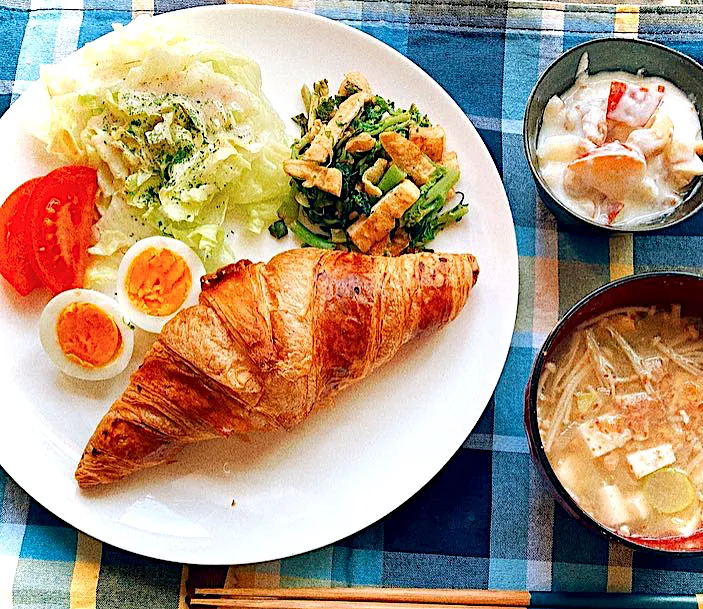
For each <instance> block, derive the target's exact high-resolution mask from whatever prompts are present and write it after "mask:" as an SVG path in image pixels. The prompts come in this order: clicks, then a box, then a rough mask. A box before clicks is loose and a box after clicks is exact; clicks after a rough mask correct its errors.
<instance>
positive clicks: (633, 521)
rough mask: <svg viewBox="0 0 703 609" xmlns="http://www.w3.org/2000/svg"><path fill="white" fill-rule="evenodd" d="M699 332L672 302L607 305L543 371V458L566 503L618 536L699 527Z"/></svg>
mask: <svg viewBox="0 0 703 609" xmlns="http://www.w3.org/2000/svg"><path fill="white" fill-rule="evenodd" d="M701 329H702V325H701V320H699V319H694V318H690V317H682V316H681V309H680V307H679V306H673V307H672V308H671V310H666V311H664V310H658V309H656V308H645V307H630V308H623V309H617V310H613V311H610V312H608V313H605V314H603V315H599V316H598V317H595V318H594V319H592V320H590V321H588V322H586V323H584V324H582V325H581V326H580V327H578V328H577V329H576V330H575V331H574V332H573V333H572V334H571V335H570V336H569V337H567V339H566V340H564V341H562V343H561V344H560V345H558V347H557V348H556V350H555V351H554V353H553V354H552V356H551V357H550V361H549V362H548V363H547V364H546V365H545V367H544V369H543V372H542V376H541V377H540V380H539V387H538V397H537V416H538V421H539V430H540V434H541V438H542V442H543V445H544V449H545V452H546V454H547V457H548V458H549V462H550V464H551V466H552V468H553V469H554V472H555V473H556V475H557V477H558V478H559V480H560V481H561V483H562V484H563V486H564V487H565V488H566V490H567V491H568V492H569V494H570V495H571V496H572V497H573V499H574V501H576V503H578V505H579V506H581V508H582V509H583V510H584V511H585V512H586V513H588V514H589V515H590V516H591V517H592V518H594V519H595V520H597V521H598V522H600V523H601V524H603V525H605V526H606V527H608V528H610V529H612V530H614V531H616V532H617V533H619V534H620V535H624V536H630V537H654V538H663V537H678V536H687V535H690V534H692V533H693V532H695V531H696V530H698V529H700V528H701V527H702V526H703V525H702V523H701V519H702V514H701V505H702V502H701V499H703V339H702V338H701V336H700V333H701Z"/></svg>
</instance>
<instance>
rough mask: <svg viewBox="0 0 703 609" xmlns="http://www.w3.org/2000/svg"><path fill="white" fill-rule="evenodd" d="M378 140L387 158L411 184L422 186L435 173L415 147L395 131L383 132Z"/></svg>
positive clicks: (431, 164)
mask: <svg viewBox="0 0 703 609" xmlns="http://www.w3.org/2000/svg"><path fill="white" fill-rule="evenodd" d="M378 139H379V140H381V145H382V146H383V148H384V149H385V151H386V152H387V153H388V156H390V157H391V159H393V162H394V163H395V164H396V165H397V166H398V167H400V168H401V169H402V170H403V171H404V172H405V173H407V174H408V175H409V176H410V177H411V178H412V180H413V182H415V183H416V184H419V185H422V184H425V183H426V182H427V181H428V180H429V179H430V176H431V175H432V174H433V173H434V171H435V166H434V163H433V162H432V161H431V160H430V158H429V157H428V156H427V155H426V154H425V153H424V152H422V150H420V148H419V147H418V146H417V145H415V144H413V143H412V142H411V141H410V140H408V139H406V138H404V137H403V136H402V135H400V134H399V133H396V132H395V131H384V132H383V133H381V135H379V136H378Z"/></svg>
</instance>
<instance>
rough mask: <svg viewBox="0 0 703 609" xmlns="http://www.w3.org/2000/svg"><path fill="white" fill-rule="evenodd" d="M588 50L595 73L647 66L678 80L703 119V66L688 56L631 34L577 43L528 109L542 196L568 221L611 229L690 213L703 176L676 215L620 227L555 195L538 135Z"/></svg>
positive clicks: (701, 193)
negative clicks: (542, 163) (540, 159)
mask: <svg viewBox="0 0 703 609" xmlns="http://www.w3.org/2000/svg"><path fill="white" fill-rule="evenodd" d="M585 52H587V53H588V59H589V62H588V71H589V73H591V74H595V73H596V72H603V71H616V70H623V71H625V72H630V73H632V74H636V73H637V72H638V71H641V72H642V73H643V74H644V75H645V76H659V77H661V78H665V79H666V80H668V81H669V82H672V83H673V84H675V85H676V86H677V87H678V88H679V89H681V90H682V91H684V92H685V93H688V94H689V95H690V96H691V98H692V100H693V102H694V104H695V106H696V109H697V110H698V116H699V118H700V119H701V123H703V110H702V108H703V106H702V104H703V68H702V67H701V66H700V65H699V64H698V63H697V62H696V61H694V60H693V59H691V58H690V57H688V56H687V55H684V54H683V53H679V52H678V51H674V50H673V49H670V48H668V47H665V46H663V45H661V44H657V43H655V42H648V41H646V40H636V39H627V38H599V39H597V40H591V41H589V42H584V43H583V44H580V45H578V46H575V47H573V48H572V49H569V50H568V51H567V52H566V53H564V54H563V55H561V56H560V57H558V58H557V59H556V60H555V61H554V63H552V65H550V66H549V67H548V68H547V70H546V71H545V72H544V74H542V76H541V77H540V79H539V80H538V81H537V84H536V85H535V87H534V89H532V93H531V94H530V97H529V99H528V101H527V108H526V110H525V120H524V124H523V143H524V146H525V155H526V156H527V162H528V164H529V165H530V170H531V171H532V176H533V177H534V179H535V184H536V185H537V191H538V192H539V194H540V196H541V197H542V200H543V201H544V203H545V204H546V205H547V207H549V208H550V209H551V210H552V212H554V214H555V215H556V216H557V218H559V219H560V220H562V221H564V222H567V223H571V224H574V223H576V224H581V225H583V226H587V227H590V228H592V229H597V230H600V231H605V232H611V233H618V232H628V233H629V232H647V231H654V230H660V229H662V228H666V227H668V226H673V225H674V224H678V223H679V222H681V221H683V220H685V219H687V218H689V217H690V216H692V215H693V214H694V213H696V212H697V211H698V210H699V209H700V208H701V207H702V206H703V188H701V179H698V180H695V181H694V183H693V184H692V185H691V186H690V187H689V189H688V191H687V194H686V196H685V198H684V201H683V202H682V203H681V204H680V205H679V206H678V207H676V208H675V209H674V211H673V212H672V213H671V214H669V215H667V216H663V217H659V218H655V219H653V220H651V221H649V222H645V223H642V224H638V225H634V226H633V225H628V226H627V227H620V228H619V227H617V226H604V225H603V224H599V223H597V222H595V221H593V220H591V219H589V218H585V217H583V216H580V215H578V214H577V213H575V212H573V211H571V210H570V209H569V208H568V207H566V206H565V205H563V204H562V203H561V202H560V201H559V200H558V199H557V198H556V197H555V195H553V194H552V192H551V190H550V189H549V187H548V186H547V183H546V182H545V181H544V180H543V179H542V176H541V174H540V171H539V162H538V159H537V137H538V135H539V130H540V128H541V126H542V115H543V114H544V108H545V106H546V105H547V102H548V101H549V100H550V99H551V98H552V96H554V95H561V94H562V93H564V92H565V91H566V90H567V89H569V88H571V86H572V85H573V84H574V81H575V79H576V70H577V68H578V63H579V60H580V59H581V56H582V55H583V54H584V53H585Z"/></svg>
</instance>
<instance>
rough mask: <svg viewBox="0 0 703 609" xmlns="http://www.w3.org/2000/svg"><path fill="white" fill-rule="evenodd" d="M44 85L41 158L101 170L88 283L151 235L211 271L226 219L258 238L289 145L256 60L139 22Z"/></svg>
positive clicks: (50, 69)
mask: <svg viewBox="0 0 703 609" xmlns="http://www.w3.org/2000/svg"><path fill="white" fill-rule="evenodd" d="M42 81H43V82H44V84H45V86H46V90H47V92H48V94H49V112H50V121H49V126H48V130H47V132H46V134H45V140H46V143H47V148H48V150H49V152H51V153H54V154H57V155H59V156H61V157H62V158H63V159H64V160H66V161H67V162H69V163H81V164H87V165H90V166H92V167H95V168H96V169H97V171H98V182H99V185H100V189H101V192H102V196H103V200H102V201H100V202H99V206H98V207H99V211H100V214H101V217H100V220H99V221H98V222H97V224H96V231H97V234H96V243H95V245H94V246H93V247H92V248H91V250H90V251H91V254H93V256H94V262H93V265H92V267H96V265H97V266H98V268H92V270H90V271H89V273H88V278H89V281H90V278H91V277H100V278H104V277H106V276H108V275H109V273H110V272H111V271H110V269H111V268H112V267H113V266H114V261H115V257H116V256H117V255H118V254H119V253H121V252H124V250H125V249H126V248H127V247H129V246H130V245H131V244H132V243H134V242H136V241H137V240H139V239H141V238H144V237H147V236H149V235H154V234H163V235H169V236H173V237H175V238H177V239H180V240H182V241H184V242H185V243H187V244H188V245H189V246H191V247H192V248H193V249H194V250H196V251H197V252H198V253H199V255H200V256H201V258H202V259H203V262H204V264H205V267H206V268H207V269H208V270H213V269H215V268H217V267H218V266H221V265H222V264H226V263H228V262H231V261H232V260H233V256H232V252H231V251H230V250H229V248H228V247H227V245H226V239H225V236H226V230H225V226H226V223H227V222H228V221H230V220H235V221H239V222H243V223H244V225H245V226H246V227H247V228H248V229H249V230H250V231H253V232H255V233H259V232H261V230H262V229H263V228H264V227H266V226H267V225H268V224H269V223H270V222H271V221H273V220H274V219H275V218H276V210H277V208H278V205H279V203H280V201H281V199H282V198H283V197H284V196H285V195H286V193H287V191H288V178H287V177H286V175H285V173H284V172H283V171H282V163H283V160H284V159H286V158H287V157H288V154H289V143H288V139H287V137H286V134H285V127H284V125H283V122H282V121H281V119H280V118H279V116H278V115H277V114H276V112H275V111H274V109H273V108H272V107H271V105H270V104H269V102H268V101H267V99H266V98H265V96H264V95H263V93H262V90H261V73H260V70H259V66H258V65H257V64H256V63H255V62H254V61H253V60H251V59H249V58H246V57H242V56H237V55H234V54H232V53H230V52H229V51H227V50H226V49H225V48H224V47H223V46H221V45H218V44H214V43H212V42H209V41H207V40H205V39H202V38H197V37H194V36H189V35H186V34H184V33H182V32H177V31H173V30H172V29H171V28H167V27H165V26H163V25H161V24H160V23H159V22H157V21H152V20H151V19H150V18H147V17H144V18H138V19H136V20H135V21H134V22H132V23H131V24H130V25H128V26H126V27H122V26H116V29H115V32H113V33H112V34H110V35H109V36H106V37H104V38H102V39H100V40H98V41H96V42H94V43H91V44H88V45H86V47H84V49H83V50H82V51H81V52H80V53H78V54H76V55H75V56H74V57H72V58H71V59H69V60H68V61H66V62H63V63H61V64H58V65H56V66H46V67H44V68H43V69H42ZM100 265H103V266H104V268H99V267H100Z"/></svg>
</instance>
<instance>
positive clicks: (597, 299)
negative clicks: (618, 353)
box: [525, 272, 703, 556]
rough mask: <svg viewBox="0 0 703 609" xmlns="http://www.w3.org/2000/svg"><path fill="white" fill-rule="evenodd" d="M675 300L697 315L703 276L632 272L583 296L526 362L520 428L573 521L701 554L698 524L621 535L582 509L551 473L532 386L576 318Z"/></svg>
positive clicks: (656, 547)
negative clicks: (686, 530) (685, 529)
mask: <svg viewBox="0 0 703 609" xmlns="http://www.w3.org/2000/svg"><path fill="white" fill-rule="evenodd" d="M672 304H680V305H681V307H682V314H684V315H690V316H694V317H699V318H703V277H700V276H698V275H693V274H689V273H675V272H656V273H644V274H641V275H633V276H631V277H626V278H624V279H619V280H617V281H614V282H612V283H609V284H607V285H605V286H603V287H601V288H598V289H597V290H596V291H595V292H592V293H591V294H589V295H588V296H586V297H585V298H584V299H583V300H581V301H580V302H579V303H577V304H576V305H575V306H574V307H572V308H571V310H570V311H569V312H568V313H567V314H566V315H565V316H564V317H563V318H562V319H561V321H560V322H559V323H558V324H557V326H556V327H555V328H554V330H552V332H551V333H550V334H549V336H548V337H547V340H546V341H545V343H544V345H543V346H542V349H541V350H540V352H539V354H538V355H537V358H536V359H535V362H534V364H533V366H532V372H531V374H530V378H529V381H528V383H527V389H526V390H525V428H526V430H527V438H528V442H529V445H530V452H531V453H532V456H533V458H534V460H535V462H536V463H537V466H538V467H539V469H540V470H541V472H542V475H543V476H544V477H545V479H546V480H547V482H548V484H549V487H550V489H551V491H552V493H553V495H554V497H555V498H556V500H557V501H558V502H559V503H560V504H561V505H562V506H563V507H564V509H566V511H567V512H569V513H570V514H571V515H572V516H574V517H575V518H576V519H577V520H579V521H581V522H582V523H583V524H585V525H586V526H588V527H589V528H591V529H594V530H596V531H599V532H600V533H602V534H603V535H605V536H607V537H609V538H611V539H617V540H619V541H621V542H623V543H625V544H626V545H628V546H630V547H632V548H635V549H645V550H650V551H655V552H660V553H666V554H667V555H672V554H681V555H689V556H690V555H691V554H703V528H701V529H700V530H699V531H697V532H696V533H694V534H693V535H691V536H690V537H668V538H641V537H640V538H634V537H624V536H621V535H618V534H616V533H615V532H614V531H612V530H610V529H608V528H606V527H605V526H603V525H602V524H600V523H599V522H597V521H596V520H594V519H593V518H591V516H589V515H588V514H586V512H584V511H583V510H582V509H581V508H580V507H579V505H578V504H577V503H576V502H575V501H574V499H573V498H572V497H571V495H570V494H569V493H568V492H567V490H566V489H565V488H564V487H563V486H562V484H561V482H560V481H559V479H558V478H557V476H556V474H555V473H554V470H553V469H552V466H551V465H550V463H549V459H548V458H547V455H546V453H545V451H544V446H543V444H542V437H541V435H540V432H539V427H538V423H537V385H538V383H539V378H540V375H541V374H542V369H543V367H544V365H545V363H546V362H548V361H549V358H550V356H551V354H552V353H553V352H554V350H555V348H556V347H557V345H559V343H560V342H561V341H562V340H563V339H565V338H567V337H568V336H569V335H570V334H571V332H572V331H573V330H574V329H575V328H576V327H577V326H578V325H580V324H581V323H582V322H584V321H586V320H588V319H591V318H592V317H595V316H596V315H599V314H601V313H605V312H606V311H609V310H612V309H615V308H618V307H625V306H652V305H656V306H660V307H665V308H666V307H669V306H670V305H672Z"/></svg>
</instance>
